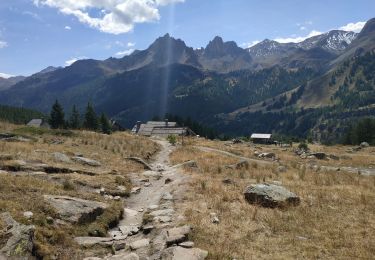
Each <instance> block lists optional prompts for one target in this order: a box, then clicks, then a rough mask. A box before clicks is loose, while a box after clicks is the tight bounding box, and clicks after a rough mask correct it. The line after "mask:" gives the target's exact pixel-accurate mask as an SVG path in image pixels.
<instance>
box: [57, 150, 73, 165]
mask: <svg viewBox="0 0 375 260" xmlns="http://www.w3.org/2000/svg"><path fill="white" fill-rule="evenodd" d="M52 156H53V158H54V159H55V161H57V162H63V163H70V162H71V160H70V158H69V157H68V156H67V155H66V154H64V153H59V152H56V153H53V154H52Z"/></svg>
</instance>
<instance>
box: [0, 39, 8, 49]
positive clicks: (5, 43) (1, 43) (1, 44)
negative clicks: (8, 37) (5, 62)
mask: <svg viewBox="0 0 375 260" xmlns="http://www.w3.org/2000/svg"><path fill="white" fill-rule="evenodd" d="M5 47H8V43H7V42H3V41H0V49H2V48H5Z"/></svg>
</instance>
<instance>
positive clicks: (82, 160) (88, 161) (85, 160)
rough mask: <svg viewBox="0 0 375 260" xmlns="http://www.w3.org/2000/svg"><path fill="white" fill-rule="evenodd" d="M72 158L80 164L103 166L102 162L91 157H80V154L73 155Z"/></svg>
mask: <svg viewBox="0 0 375 260" xmlns="http://www.w3.org/2000/svg"><path fill="white" fill-rule="evenodd" d="M72 159H73V160H74V161H76V162H78V163H80V164H83V165H89V166H93V167H99V166H101V165H102V164H101V163H100V162H98V161H95V160H93V159H89V158H85V157H80V156H74V157H72Z"/></svg>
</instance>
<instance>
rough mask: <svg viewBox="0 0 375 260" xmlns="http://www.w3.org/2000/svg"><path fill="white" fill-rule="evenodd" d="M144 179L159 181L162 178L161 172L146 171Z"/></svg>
mask: <svg viewBox="0 0 375 260" xmlns="http://www.w3.org/2000/svg"><path fill="white" fill-rule="evenodd" d="M142 175H143V177H145V178H148V179H149V178H154V179H156V180H159V179H160V178H161V176H162V175H161V173H160V172H155V171H146V172H144V173H143V174H142Z"/></svg>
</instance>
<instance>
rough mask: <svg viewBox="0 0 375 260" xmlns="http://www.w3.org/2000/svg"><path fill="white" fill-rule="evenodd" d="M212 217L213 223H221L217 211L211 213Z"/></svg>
mask: <svg viewBox="0 0 375 260" xmlns="http://www.w3.org/2000/svg"><path fill="white" fill-rule="evenodd" d="M210 217H211V222H212V223H214V224H219V223H220V220H219V217H218V216H217V214H216V213H214V212H212V213H210Z"/></svg>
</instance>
